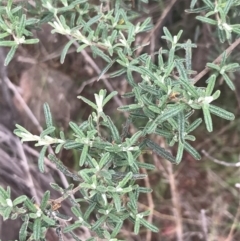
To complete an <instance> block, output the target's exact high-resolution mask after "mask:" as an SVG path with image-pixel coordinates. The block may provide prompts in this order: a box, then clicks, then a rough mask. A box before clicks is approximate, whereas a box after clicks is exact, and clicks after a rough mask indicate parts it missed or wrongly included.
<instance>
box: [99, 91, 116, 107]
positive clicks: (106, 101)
mask: <svg viewBox="0 0 240 241" xmlns="http://www.w3.org/2000/svg"><path fill="white" fill-rule="evenodd" d="M117 94H118V92H117V91H113V92H111V93H110V94H109V95H108V96H106V97H105V98H104V100H103V103H102V106H105V105H106V104H107V103H108V101H109V100H111V99H112V98H113V97H114V96H115V95H117Z"/></svg>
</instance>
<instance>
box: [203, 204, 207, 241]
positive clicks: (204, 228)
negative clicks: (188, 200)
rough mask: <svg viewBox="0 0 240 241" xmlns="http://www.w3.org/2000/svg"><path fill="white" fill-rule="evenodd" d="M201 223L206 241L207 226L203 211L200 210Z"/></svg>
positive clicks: (204, 211)
mask: <svg viewBox="0 0 240 241" xmlns="http://www.w3.org/2000/svg"><path fill="white" fill-rule="evenodd" d="M201 223H202V229H203V234H204V237H205V240H206V241H207V240H208V224H207V218H206V210H205V209H202V210H201Z"/></svg>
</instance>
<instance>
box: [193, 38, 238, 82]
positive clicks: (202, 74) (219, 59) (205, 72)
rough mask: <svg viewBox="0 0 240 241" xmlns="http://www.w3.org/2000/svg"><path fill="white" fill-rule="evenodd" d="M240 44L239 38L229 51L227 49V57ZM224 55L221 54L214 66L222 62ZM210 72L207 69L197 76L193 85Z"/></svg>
mask: <svg viewBox="0 0 240 241" xmlns="http://www.w3.org/2000/svg"><path fill="white" fill-rule="evenodd" d="M239 44H240V38H238V39H237V40H236V41H235V42H234V43H232V44H231V45H230V46H229V47H228V48H227V49H226V53H227V56H228V55H230V54H231V52H232V51H233V50H234V49H235V48H236V47H237V46H238V45H239ZM222 56H223V53H222V54H220V55H219V56H218V57H217V58H216V59H215V60H214V61H213V63H214V64H218V63H220V62H221V59H222ZM209 71H210V68H208V67H206V68H205V69H204V70H202V71H201V72H200V73H199V74H197V75H196V76H195V77H194V79H193V83H194V84H195V83H197V82H198V81H199V80H200V79H201V78H202V77H203V76H204V75H206V74H207V73H208V72H209Z"/></svg>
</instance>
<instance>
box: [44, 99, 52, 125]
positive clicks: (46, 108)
mask: <svg viewBox="0 0 240 241" xmlns="http://www.w3.org/2000/svg"><path fill="white" fill-rule="evenodd" d="M43 111H44V116H45V121H46V125H47V127H51V126H53V121H52V115H51V111H50V107H49V105H48V103H44V105H43Z"/></svg>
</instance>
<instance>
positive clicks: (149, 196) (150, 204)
mask: <svg viewBox="0 0 240 241" xmlns="http://www.w3.org/2000/svg"><path fill="white" fill-rule="evenodd" d="M139 160H140V162H142V163H143V162H144V159H143V156H142V155H141V156H140V157H139ZM141 170H142V172H143V173H144V174H146V175H147V171H146V169H144V168H141ZM144 182H145V187H147V188H151V185H150V182H149V178H148V176H147V177H146V178H145V179H144ZM147 200H148V208H149V209H150V211H151V213H150V214H149V216H148V220H147V221H148V222H149V223H152V220H153V210H154V202H153V197H152V194H151V193H149V192H148V193H147ZM151 240H152V231H151V230H150V229H148V230H147V234H146V241H151Z"/></svg>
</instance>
